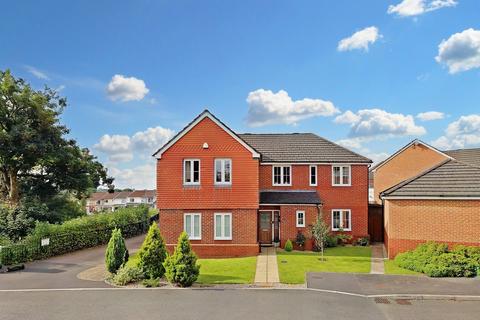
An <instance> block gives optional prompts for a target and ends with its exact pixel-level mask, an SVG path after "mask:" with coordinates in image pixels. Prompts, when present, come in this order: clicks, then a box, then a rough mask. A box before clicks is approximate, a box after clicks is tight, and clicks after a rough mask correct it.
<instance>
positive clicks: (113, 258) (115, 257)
mask: <svg viewBox="0 0 480 320" xmlns="http://www.w3.org/2000/svg"><path fill="white" fill-rule="evenodd" d="M127 257H128V250H127V247H126V245H125V240H124V239H123V237H122V231H121V230H120V229H117V228H115V229H113V231H112V236H111V237H110V240H109V241H108V245H107V251H106V252H105V267H106V269H107V270H108V272H110V273H116V272H117V270H118V269H119V268H120V267H121V266H122V265H123V264H124V263H125V262H127V260H125V259H128V258H127Z"/></svg>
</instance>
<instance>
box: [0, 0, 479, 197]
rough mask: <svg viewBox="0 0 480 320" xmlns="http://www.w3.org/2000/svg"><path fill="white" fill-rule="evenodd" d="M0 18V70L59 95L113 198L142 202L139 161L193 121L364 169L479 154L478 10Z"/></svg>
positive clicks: (361, 4) (121, 10)
mask: <svg viewBox="0 0 480 320" xmlns="http://www.w3.org/2000/svg"><path fill="white" fill-rule="evenodd" d="M3 12H5V13H6V12H8V15H4V16H3V17H2V19H1V20H0V36H1V39H2V48H1V50H0V69H6V68H10V69H11V70H12V72H13V73H14V75H16V76H18V77H22V78H25V79H26V80H28V81H29V82H31V83H32V85H33V86H34V87H37V88H41V87H42V86H43V85H44V84H47V85H48V86H50V87H52V88H57V89H59V90H60V92H61V94H62V95H64V96H66V97H67V99H68V102H69V107H68V108H67V109H66V111H65V114H64V116H63V121H64V122H65V123H66V124H67V126H68V127H69V128H71V136H72V137H74V138H76V139H77V140H78V141H79V143H80V144H81V145H82V146H86V147H89V148H91V150H92V151H93V152H94V154H96V155H98V156H99V158H100V159H101V160H102V161H103V162H104V163H105V164H106V165H107V166H108V167H109V169H110V172H111V173H112V174H113V175H114V176H116V178H117V185H118V186H120V187H126V186H133V187H136V188H141V187H153V186H154V183H153V181H154V175H155V173H154V170H153V166H154V161H153V159H152V158H151V157H150V155H151V154H152V152H153V151H154V150H155V149H157V148H158V147H160V146H161V144H162V143H164V142H165V141H166V139H168V138H169V137H170V136H171V135H172V134H173V133H174V132H177V131H178V130H180V129H181V128H182V127H183V126H184V125H185V124H186V123H188V122H189V121H190V120H191V119H192V118H193V117H195V116H196V115H197V114H198V113H200V112H201V111H202V110H203V109H205V108H206V107H207V108H209V109H210V110H211V111H212V112H213V113H214V114H215V115H217V116H218V117H220V118H221V119H222V120H223V121H224V122H225V123H227V124H228V125H229V126H230V127H231V128H233V129H234V130H236V131H238V132H314V133H317V134H319V135H321V136H324V137H325V138H328V139H330V140H333V141H336V142H340V143H341V144H344V145H345V146H348V147H349V148H352V149H353V150H355V151H357V152H360V153H362V154H364V155H366V156H369V157H371V158H372V159H374V160H379V159H381V158H384V157H385V156H386V155H387V154H389V153H392V152H394V151H395V150H397V149H398V148H400V147H401V146H403V145H405V144H406V143H408V142H409V141H410V140H412V139H414V138H420V139H422V140H424V141H426V142H428V143H432V144H433V145H435V146H437V147H439V148H441V149H450V148H463V147H467V148H469V147H478V146H479V145H480V106H479V101H480V88H479V85H480V2H478V1H474V0H472V1H467V0H458V1H457V0H437V1H433V2H432V1H430V0H407V1H403V2H402V1H401V0H390V1H357V0H355V1H353V0H352V1H330V2H327V1H273V0H272V1H236V2H233V1H193V0H192V1H122V2H119V1H95V2H93V1H92V2H88V3H87V2H85V1H83V2H68V1H41V2H39V1H36V2H34V1H30V2H27V1H16V2H13V1H11V2H9V3H8V4H4V5H3ZM342 40H343V41H342ZM431 111H435V113H427V114H424V115H423V116H420V117H419V116H418V114H419V113H425V112H431Z"/></svg>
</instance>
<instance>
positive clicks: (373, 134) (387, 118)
mask: <svg viewBox="0 0 480 320" xmlns="http://www.w3.org/2000/svg"><path fill="white" fill-rule="evenodd" d="M335 122H336V123H347V124H350V132H349V137H350V138H357V139H359V141H358V143H359V142H360V141H366V140H373V139H385V138H389V137H395V136H419V135H423V134H425V133H426V131H425V128H423V127H422V126H418V125H416V124H415V120H414V118H413V116H411V115H404V114H401V113H389V112H387V111H385V110H381V109H363V110H359V111H358V112H357V113H353V112H351V111H347V112H345V113H343V114H341V115H339V116H337V117H336V118H335Z"/></svg>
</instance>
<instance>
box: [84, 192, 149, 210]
mask: <svg viewBox="0 0 480 320" xmlns="http://www.w3.org/2000/svg"><path fill="white" fill-rule="evenodd" d="M156 200H157V193H156V191H155V190H134V191H119V192H112V193H109V192H106V191H104V192H94V193H92V194H91V195H90V197H89V198H88V199H87V203H86V211H87V213H88V214H91V213H94V212H99V211H115V210H117V209H119V208H124V207H127V206H139V205H141V204H143V205H146V206H148V207H152V208H154V207H155V204H156Z"/></svg>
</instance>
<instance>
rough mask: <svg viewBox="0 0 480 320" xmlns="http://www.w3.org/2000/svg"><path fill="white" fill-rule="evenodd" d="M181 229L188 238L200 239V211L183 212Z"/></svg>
mask: <svg viewBox="0 0 480 320" xmlns="http://www.w3.org/2000/svg"><path fill="white" fill-rule="evenodd" d="M183 230H185V232H186V233H187V234H188V239H190V240H201V239H202V215H201V214H200V213H185V214H184V215H183Z"/></svg>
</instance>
